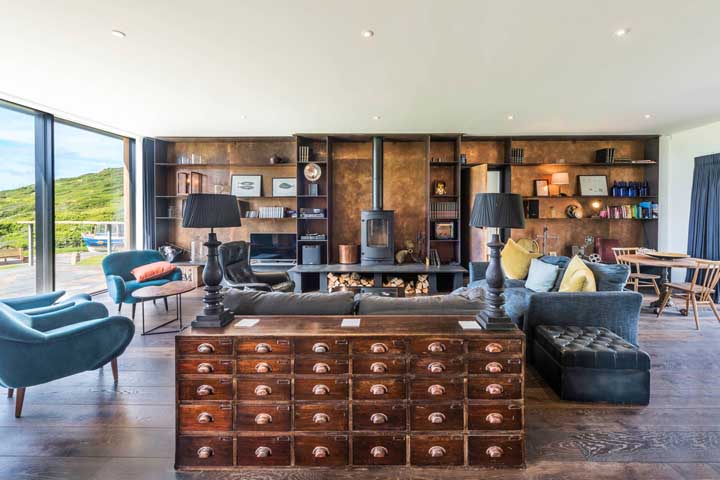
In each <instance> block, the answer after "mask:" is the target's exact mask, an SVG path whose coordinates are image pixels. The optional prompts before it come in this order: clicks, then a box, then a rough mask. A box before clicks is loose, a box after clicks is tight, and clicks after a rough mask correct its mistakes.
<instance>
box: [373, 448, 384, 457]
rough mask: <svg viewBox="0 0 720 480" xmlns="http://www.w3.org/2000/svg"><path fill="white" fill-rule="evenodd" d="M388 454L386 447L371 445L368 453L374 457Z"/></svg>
mask: <svg viewBox="0 0 720 480" xmlns="http://www.w3.org/2000/svg"><path fill="white" fill-rule="evenodd" d="M387 454H388V449H387V448H385V447H373V448H372V449H371V450H370V455H372V456H373V457H375V458H384V457H386V456H387Z"/></svg>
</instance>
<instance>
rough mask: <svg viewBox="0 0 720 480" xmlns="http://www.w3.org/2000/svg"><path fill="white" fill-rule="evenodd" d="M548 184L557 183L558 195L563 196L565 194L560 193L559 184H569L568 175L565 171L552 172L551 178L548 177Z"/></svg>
mask: <svg viewBox="0 0 720 480" xmlns="http://www.w3.org/2000/svg"><path fill="white" fill-rule="evenodd" d="M550 184H551V185H557V186H558V195H560V196H561V197H565V196H566V195H565V194H564V193H562V186H561V185H570V177H569V176H568V174H567V172H560V173H553V174H552V178H551V179H550Z"/></svg>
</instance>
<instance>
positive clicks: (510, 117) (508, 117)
mask: <svg viewBox="0 0 720 480" xmlns="http://www.w3.org/2000/svg"><path fill="white" fill-rule="evenodd" d="M514 118H515V117H513V116H512V115H508V116H507V119H508V120H512V119H514Z"/></svg>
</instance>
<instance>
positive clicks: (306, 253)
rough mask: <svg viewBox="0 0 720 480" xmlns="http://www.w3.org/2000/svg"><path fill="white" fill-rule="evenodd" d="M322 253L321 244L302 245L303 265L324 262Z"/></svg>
mask: <svg viewBox="0 0 720 480" xmlns="http://www.w3.org/2000/svg"><path fill="white" fill-rule="evenodd" d="M321 258H322V255H321V254H320V245H303V247H302V264H303V265H320V264H321V263H322V260H321Z"/></svg>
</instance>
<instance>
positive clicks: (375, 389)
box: [370, 383, 388, 395]
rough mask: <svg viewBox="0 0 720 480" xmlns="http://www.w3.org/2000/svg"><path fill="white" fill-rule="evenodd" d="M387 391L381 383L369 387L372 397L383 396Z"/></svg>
mask: <svg viewBox="0 0 720 480" xmlns="http://www.w3.org/2000/svg"><path fill="white" fill-rule="evenodd" d="M387 391H388V388H387V387H386V386H385V385H383V384H382V383H378V384H376V385H373V386H372V387H370V393H372V394H373V395H385V394H386V393H387Z"/></svg>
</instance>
